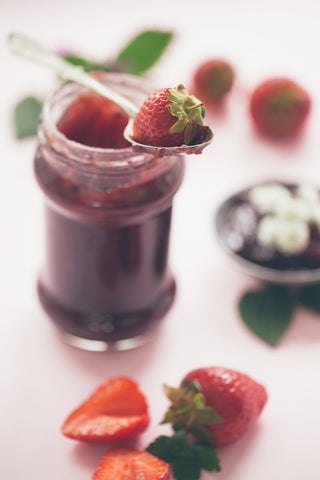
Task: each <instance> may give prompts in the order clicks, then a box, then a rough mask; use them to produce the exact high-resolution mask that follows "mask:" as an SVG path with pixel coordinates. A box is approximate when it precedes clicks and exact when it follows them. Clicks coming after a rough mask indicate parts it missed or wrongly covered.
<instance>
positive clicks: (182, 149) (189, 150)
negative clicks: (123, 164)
mask: <svg viewBox="0 0 320 480" xmlns="http://www.w3.org/2000/svg"><path fill="white" fill-rule="evenodd" d="M133 121H134V118H130V119H129V122H128V124H127V126H126V128H125V131H124V133H123V136H124V137H125V139H126V140H128V142H130V143H131V145H132V147H133V148H134V149H135V150H136V151H143V152H145V153H150V154H152V155H153V156H155V157H164V156H168V155H179V154H181V155H182V154H188V155H190V154H196V155H198V154H200V153H202V150H203V149H204V148H205V147H207V146H208V145H210V143H211V142H212V139H213V132H212V130H211V128H210V127H206V128H203V131H202V134H201V136H198V137H197V139H196V141H197V143H194V144H192V145H179V146H173V147H158V146H156V145H146V144H144V143H139V142H137V141H136V140H135V139H134V137H133V134H132V126H133Z"/></svg>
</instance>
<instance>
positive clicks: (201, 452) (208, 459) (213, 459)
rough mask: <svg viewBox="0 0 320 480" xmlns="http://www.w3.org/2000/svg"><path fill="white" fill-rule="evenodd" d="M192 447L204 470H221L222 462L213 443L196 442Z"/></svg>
mask: <svg viewBox="0 0 320 480" xmlns="http://www.w3.org/2000/svg"><path fill="white" fill-rule="evenodd" d="M192 448H193V450H194V452H195V453H196V454H197V456H198V458H199V462H200V465H201V468H203V470H207V471H208V472H213V471H216V472H220V470H221V467H220V462H219V459H218V457H217V452H216V451H215V449H214V448H213V447H212V445H207V444H204V443H195V444H194V445H193V447H192Z"/></svg>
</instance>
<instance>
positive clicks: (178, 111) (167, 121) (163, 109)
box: [132, 84, 206, 147]
mask: <svg viewBox="0 0 320 480" xmlns="http://www.w3.org/2000/svg"><path fill="white" fill-rule="evenodd" d="M204 114H205V109H204V107H203V105H202V103H201V102H200V100H198V99H197V98H196V97H194V96H193V95H189V93H188V92H187V91H186V89H185V88H184V86H183V85H181V84H180V85H178V87H177V88H162V89H160V90H157V91H156V92H154V93H153V94H151V95H150V96H149V97H148V98H147V99H146V100H145V101H144V103H143V105H142V107H141V108H140V110H139V112H138V114H137V115H136V117H135V119H134V122H133V127H132V132H133V138H134V139H135V140H136V141H137V142H139V143H142V144H144V145H153V146H157V147H174V146H179V145H191V144H194V143H197V136H198V135H199V133H200V131H201V129H203V128H206V127H205V126H204V123H203V117H204Z"/></svg>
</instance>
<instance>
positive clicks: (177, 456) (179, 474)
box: [146, 430, 220, 480]
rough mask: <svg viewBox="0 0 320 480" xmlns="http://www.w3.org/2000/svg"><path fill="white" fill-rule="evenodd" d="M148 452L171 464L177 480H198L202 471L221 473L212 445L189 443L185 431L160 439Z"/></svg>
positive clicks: (150, 446) (152, 444)
mask: <svg viewBox="0 0 320 480" xmlns="http://www.w3.org/2000/svg"><path fill="white" fill-rule="evenodd" d="M146 450H147V452H149V453H151V454H152V455H155V456H156V457H158V458H161V460H164V461H165V462H167V463H169V464H170V465H171V468H172V473H173V474H174V476H175V477H176V479H177V480H198V479H199V478H200V473H201V469H204V470H208V471H210V472H212V471H213V470H215V471H216V472H219V471H220V463H219V459H218V457H217V454H216V451H215V449H214V448H213V447H212V445H209V444H205V443H191V442H189V440H188V437H187V435H186V433H185V432H184V431H183V430H178V431H177V432H175V433H174V435H173V436H172V437H167V436H164V435H163V436H161V437H158V438H157V439H156V440H155V441H154V442H153V443H151V444H150V445H149V446H148V448H147V449H146Z"/></svg>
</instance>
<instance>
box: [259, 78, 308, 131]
mask: <svg viewBox="0 0 320 480" xmlns="http://www.w3.org/2000/svg"><path fill="white" fill-rule="evenodd" d="M310 108H311V99H310V96H309V94H308V93H307V92H306V91H305V90H304V89H303V88H302V87H301V86H299V85H298V84H297V83H295V82H294V81H292V80H290V79H289V78H270V79H268V80H266V81H265V82H263V83H261V84H260V85H258V86H257V87H256V89H255V90H254V91H253V93H252V95H251V99H250V112H251V115H252V118H253V120H254V123H255V125H256V127H257V129H258V130H259V131H260V132H261V133H262V134H264V135H266V136H269V137H274V138H285V137H291V136H293V135H296V134H297V133H299V132H300V131H301V129H302V127H303V125H304V123H305V121H306V119H307V117H308V114H309V112H310Z"/></svg>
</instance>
